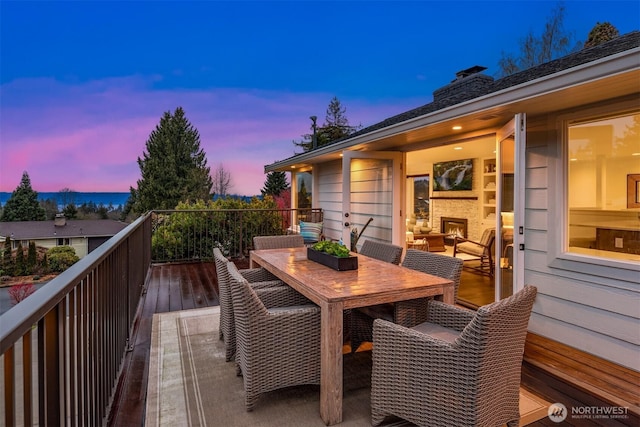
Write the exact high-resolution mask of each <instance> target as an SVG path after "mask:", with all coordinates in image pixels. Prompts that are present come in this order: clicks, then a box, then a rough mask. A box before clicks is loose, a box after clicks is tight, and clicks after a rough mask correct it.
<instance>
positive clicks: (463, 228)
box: [440, 216, 467, 245]
mask: <svg viewBox="0 0 640 427" xmlns="http://www.w3.org/2000/svg"><path fill="white" fill-rule="evenodd" d="M440 230H442V233H443V234H446V236H445V237H444V241H445V243H446V244H448V245H453V239H454V237H456V236H459V237H464V238H466V237H467V219H466V218H450V217H444V216H443V217H442V218H440Z"/></svg>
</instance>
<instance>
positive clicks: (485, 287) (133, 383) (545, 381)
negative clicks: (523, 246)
mask: <svg viewBox="0 0 640 427" xmlns="http://www.w3.org/2000/svg"><path fill="white" fill-rule="evenodd" d="M238 266H239V267H240V268H247V267H248V262H247V263H239V265H238ZM465 295H466V296H469V297H470V298H471V297H473V300H475V301H478V300H482V299H487V298H488V299H489V301H490V300H492V299H493V286H492V284H491V283H489V282H487V279H486V278H485V277H483V276H479V275H476V274H473V273H468V272H463V276H462V280H461V288H460V297H464V296H465ZM215 305H218V286H217V280H216V275H215V264H214V263H194V264H164V265H156V266H153V267H152V271H151V278H150V281H149V285H148V289H147V293H146V295H145V298H144V301H143V303H142V306H141V308H140V315H139V317H138V320H137V324H136V326H135V331H136V332H135V335H134V342H133V344H134V345H133V350H132V351H130V352H129V353H128V354H127V356H126V358H125V362H124V368H123V375H122V376H121V378H120V381H119V383H118V387H117V390H116V396H115V400H114V403H113V405H112V408H111V411H110V416H109V419H108V422H107V425H108V426H116V427H120V426H136V427H138V426H143V425H144V422H145V404H146V392H147V376H148V369H149V351H150V347H151V325H152V320H153V314H154V313H163V312H169V311H178V310H188V309H192V308H200V307H209V306H215ZM525 365H526V364H525ZM523 386H525V387H526V388H528V389H529V390H530V391H532V392H533V393H535V394H538V395H540V396H543V397H544V398H545V399H546V400H547V401H550V402H576V403H579V402H585V399H584V398H582V399H581V398H580V396H575V395H574V392H573V391H572V389H571V388H568V387H566V386H562V384H559V383H558V382H557V381H555V382H554V380H553V379H551V378H548V377H545V378H540V375H539V373H537V372H535V371H531V370H530V369H528V367H527V366H524V367H523ZM587 401H588V402H589V404H590V405H593V404H594V403H593V402H592V401H589V400H587ZM584 421H588V422H586V423H580V424H571V423H568V421H565V422H564V423H563V425H565V426H571V425H576V426H577V425H580V426H582V425H590V426H595V425H601V424H598V423H592V422H591V420H584ZM530 425H532V426H552V425H557V424H555V423H553V422H551V421H549V420H548V419H547V418H545V419H543V420H541V421H538V422H536V423H533V424H530ZM602 425H608V424H602ZM616 425H624V424H616Z"/></svg>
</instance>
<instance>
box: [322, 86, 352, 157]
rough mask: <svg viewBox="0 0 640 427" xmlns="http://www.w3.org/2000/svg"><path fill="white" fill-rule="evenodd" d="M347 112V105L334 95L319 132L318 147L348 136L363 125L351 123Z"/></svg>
mask: <svg viewBox="0 0 640 427" xmlns="http://www.w3.org/2000/svg"><path fill="white" fill-rule="evenodd" d="M346 112H347V109H346V107H343V106H342V104H340V100H339V99H338V98H337V97H335V96H334V97H333V99H332V100H331V102H330V103H329V106H328V107H327V111H326V115H325V121H324V124H323V125H322V126H321V127H320V129H319V130H320V131H319V132H318V147H320V146H323V145H327V144H330V143H332V142H334V141H338V140H340V139H342V138H344V137H347V136H349V135H351V134H352V133H354V132H355V131H357V130H358V129H360V128H361V127H362V126H351V125H349V119H347V116H346Z"/></svg>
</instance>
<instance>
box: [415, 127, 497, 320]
mask: <svg viewBox="0 0 640 427" xmlns="http://www.w3.org/2000/svg"><path fill="white" fill-rule="evenodd" d="M495 146H496V139H495V135H487V136H483V137H478V138H473V139H469V140H465V141H464V142H460V143H455V144H451V145H447V146H439V147H435V148H426V149H423V150H416V151H412V152H408V153H407V161H406V166H407V167H406V170H407V182H406V194H407V198H406V204H407V206H406V212H408V215H407V220H406V236H407V238H406V248H411V249H419V250H428V251H430V252H438V253H442V254H445V255H449V256H454V252H455V256H456V257H459V258H462V259H463V260H464V267H465V268H463V273H462V277H461V281H460V289H459V292H458V303H460V304H462V305H466V306H469V307H471V308H477V307H479V306H481V305H484V304H487V303H490V302H493V301H494V299H495V285H494V282H495V279H494V277H495V276H494V274H493V273H492V271H493V260H492V258H489V259H487V258H486V257H484V258H483V257H482V256H478V255H479V254H480V252H478V251H476V250H471V251H464V248H463V246H464V245H467V246H474V247H475V248H479V249H480V250H482V249H486V250H485V251H484V252H485V253H486V252H489V251H492V250H493V243H492V242H490V244H489V245H488V246H489V247H487V248H482V246H477V245H476V243H485V244H486V243H487V239H491V238H495V222H496V214H497V213H496V154H495ZM504 219H506V220H507V221H508V220H509V215H508V214H507V218H505V215H504V214H503V220H504ZM491 229H493V231H494V234H493V237H492V236H491V235H490V233H489V230H491ZM465 239H466V240H468V241H469V242H465ZM483 239H484V240H485V241H484V242H482V240H483ZM456 243H457V245H456ZM489 264H490V265H489Z"/></svg>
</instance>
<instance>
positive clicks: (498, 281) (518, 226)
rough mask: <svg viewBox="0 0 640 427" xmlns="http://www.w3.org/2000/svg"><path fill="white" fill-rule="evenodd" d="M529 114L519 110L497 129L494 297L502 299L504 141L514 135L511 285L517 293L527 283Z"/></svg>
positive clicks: (497, 299)
mask: <svg viewBox="0 0 640 427" xmlns="http://www.w3.org/2000/svg"><path fill="white" fill-rule="evenodd" d="M526 129H527V127H526V115H525V114H524V113H518V114H516V115H515V116H514V118H513V119H512V120H510V121H509V122H508V123H507V124H505V125H504V126H503V127H502V128H501V129H500V130H498V132H496V166H497V168H496V169H497V177H498V179H497V180H496V181H497V182H496V190H497V191H496V239H495V252H494V271H495V274H494V278H495V300H496V301H499V300H500V299H502V298H503V297H504V296H503V295H502V279H503V277H502V271H501V269H500V268H501V258H502V257H503V247H502V246H503V245H502V243H503V242H502V229H503V226H504V224H503V223H502V216H501V215H500V213H501V212H502V203H503V200H504V199H503V192H504V191H505V190H504V188H503V187H504V186H503V179H502V178H503V166H502V165H503V161H504V160H505V159H503V154H502V150H501V148H502V142H503V141H504V140H506V139H507V138H509V137H513V138H514V147H513V148H514V149H513V193H514V194H513V242H512V243H513V267H512V275H513V278H512V289H511V293H515V292H517V291H519V290H520V289H522V288H523V287H524V248H525V245H524V208H525V173H526V169H525V168H526V162H525V148H526Z"/></svg>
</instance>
